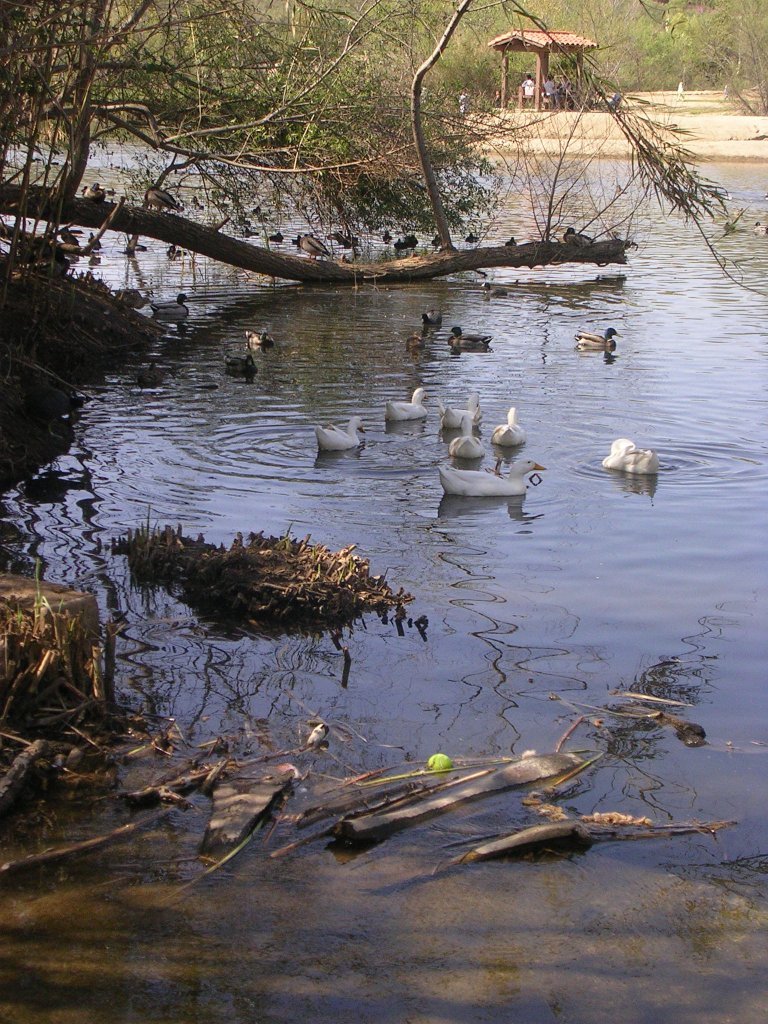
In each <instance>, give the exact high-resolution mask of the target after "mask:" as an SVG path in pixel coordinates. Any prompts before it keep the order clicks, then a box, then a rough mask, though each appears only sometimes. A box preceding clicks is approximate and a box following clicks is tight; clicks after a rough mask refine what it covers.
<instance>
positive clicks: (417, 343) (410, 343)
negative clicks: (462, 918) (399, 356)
mask: <svg viewBox="0 0 768 1024" xmlns="http://www.w3.org/2000/svg"><path fill="white" fill-rule="evenodd" d="M426 343H427V342H426V339H425V337H424V335H423V334H419V332H418V331H414V332H413V334H409V335H408V337H407V338H406V339H405V347H406V348H407V349H408V351H409V352H421V351H422V349H423V348H424V347H425V345H426Z"/></svg>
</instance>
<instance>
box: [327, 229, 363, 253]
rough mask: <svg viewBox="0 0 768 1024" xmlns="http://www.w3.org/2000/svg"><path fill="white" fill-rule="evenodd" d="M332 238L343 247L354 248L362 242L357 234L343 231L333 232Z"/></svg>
mask: <svg viewBox="0 0 768 1024" xmlns="http://www.w3.org/2000/svg"><path fill="white" fill-rule="evenodd" d="M331 238H332V239H333V240H334V242H338V244H339V245H340V246H341V248H342V249H354V248H355V247H356V246H358V245H359V244H360V239H359V238H358V237H357V236H356V235H351V234H350V235H345V234H344V233H343V232H342V231H334V232H332V234H331Z"/></svg>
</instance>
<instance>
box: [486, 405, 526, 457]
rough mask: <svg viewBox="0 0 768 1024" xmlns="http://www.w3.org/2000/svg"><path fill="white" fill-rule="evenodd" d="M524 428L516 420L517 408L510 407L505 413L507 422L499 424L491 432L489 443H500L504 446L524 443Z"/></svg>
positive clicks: (510, 446)
mask: <svg viewBox="0 0 768 1024" xmlns="http://www.w3.org/2000/svg"><path fill="white" fill-rule="evenodd" d="M525 440H526V433H525V430H523V428H522V427H521V426H520V424H519V423H518V422H517V409H515V408H514V407H512V408H511V409H510V410H509V412H508V413H507V422H506V423H502V424H500V425H499V426H498V427H496V429H495V430H494V432H493V433H492V434H491V444H500V445H502V446H503V447H505V448H514V447H515V445H518V444H525Z"/></svg>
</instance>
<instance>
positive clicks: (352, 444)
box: [315, 416, 365, 452]
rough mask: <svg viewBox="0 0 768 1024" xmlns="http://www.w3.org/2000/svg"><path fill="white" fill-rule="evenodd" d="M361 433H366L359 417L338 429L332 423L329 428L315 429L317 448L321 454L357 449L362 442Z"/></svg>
mask: <svg viewBox="0 0 768 1024" xmlns="http://www.w3.org/2000/svg"><path fill="white" fill-rule="evenodd" d="M359 432H362V433H365V427H364V426H363V421H362V419H361V418H360V417H359V416H353V417H352V418H351V419H350V421H349V423H347V425H346V427H336V426H334V425H333V424H332V423H330V424H329V425H328V426H327V427H315V435H316V437H317V447H318V448H319V449H320V451H321V452H343V451H346V449H347V448H357V446H358V445H359V444H360V443H361V441H362V438H360V437H359V436H358V433H359Z"/></svg>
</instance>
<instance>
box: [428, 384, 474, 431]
mask: <svg viewBox="0 0 768 1024" xmlns="http://www.w3.org/2000/svg"><path fill="white" fill-rule="evenodd" d="M437 407H438V409H439V410H440V427H441V429H442V430H458V429H459V427H460V426H461V420H462V418H463V416H464V413H466V412H469V413H471V414H472V422H473V423H474V425H475V426H476V427H478V426H479V425H480V424H481V423H482V421H483V410H482V409H481V408H480V395H478V393H477V392H476V391H471V392H470V393H469V397H468V398H467V408H466V409H453V408H451V406H450V405H443V403H442V402H441V401H440V399H439V398H438V400H437Z"/></svg>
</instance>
